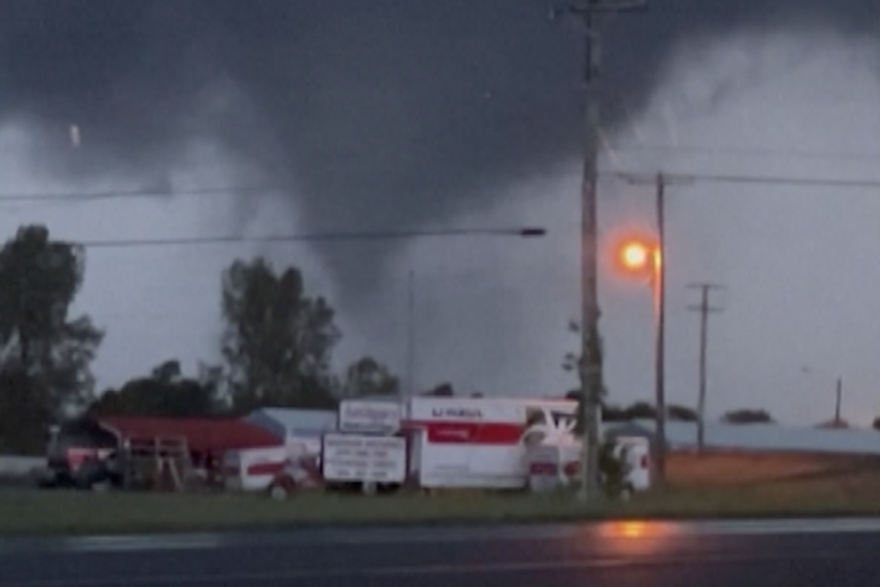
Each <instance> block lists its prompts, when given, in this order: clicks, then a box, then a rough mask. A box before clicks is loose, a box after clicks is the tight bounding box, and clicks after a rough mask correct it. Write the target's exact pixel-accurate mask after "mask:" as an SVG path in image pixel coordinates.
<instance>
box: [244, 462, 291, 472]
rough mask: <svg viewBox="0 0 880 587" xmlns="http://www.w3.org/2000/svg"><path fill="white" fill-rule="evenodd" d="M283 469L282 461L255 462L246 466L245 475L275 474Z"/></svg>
mask: <svg viewBox="0 0 880 587" xmlns="http://www.w3.org/2000/svg"><path fill="white" fill-rule="evenodd" d="M283 470H284V462H283V461H278V462H275V463H255V464H253V465H250V466H249V467H248V468H247V471H246V473H245V474H246V475H276V474H278V473H280V472H281V471H283Z"/></svg>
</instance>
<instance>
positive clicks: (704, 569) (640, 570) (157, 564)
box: [0, 521, 880, 587]
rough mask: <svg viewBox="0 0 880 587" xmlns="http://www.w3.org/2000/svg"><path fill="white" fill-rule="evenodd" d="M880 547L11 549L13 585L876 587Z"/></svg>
mask: <svg viewBox="0 0 880 587" xmlns="http://www.w3.org/2000/svg"><path fill="white" fill-rule="evenodd" d="M50 547H51V548H50ZM878 547H880V521H860V522H824V523H813V522H794V523H790V524H787V525H786V524H766V523H746V524H738V525H737V524H731V523H714V524H712V523H710V524H704V525H691V524H688V525H677V524H633V523H630V524H608V525H598V526H596V525H592V526H562V527H532V528H504V529H497V528H496V529H458V530H455V529H444V530H431V529H419V530H369V531H368V530H351V531H347V532H346V531H341V530H336V531H323V532H322V531H308V532H306V531H304V532H298V533H291V532H288V533H275V534H272V533H261V534H252V535H246V536H242V535H202V536H192V537H182V538H161V537H159V538H151V539H146V538H145V539H130V540H122V541H120V540H118V539H112V540H111V539H106V540H103V539H92V540H87V541H78V542H69V543H64V544H54V545H40V544H27V543H19V544H9V543H6V544H5V546H4V545H0V587H12V586H15V587H116V586H119V587H160V586H161V587H183V586H186V587H218V586H229V587H239V586H240V587H282V586H283V587H289V586H291V585H296V586H301V587H361V586H363V587H374V586H375V587H379V586H383V587H384V586H387V585H394V587H449V585H456V587H485V586H491V585H503V586H505V587H516V586H520V585H522V586H529V587H531V586H534V585H540V586H541V587H556V586H560V587H562V586H577V587H584V586H589V587H593V586H598V587H603V586H608V587H656V586H660V585H662V586H663V587H697V586H699V587H706V586H711V587H743V586H748V585H760V586H761V587H776V586H779V587H783V586H784V587H790V586H792V585H797V586H798V587H814V586H815V587H828V586H829V585H833V586H834V587H876V586H877V585H880V557H878Z"/></svg>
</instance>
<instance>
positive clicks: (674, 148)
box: [609, 143, 880, 163]
mask: <svg viewBox="0 0 880 587" xmlns="http://www.w3.org/2000/svg"><path fill="white" fill-rule="evenodd" d="M609 148H610V149H611V150H613V151H616V152H619V153H640V152H647V153H687V154H694V155H737V156H746V157H768V156H769V157H785V158H790V159H825V160H834V161H854V162H855V161H865V162H869V161H870V162H874V163H876V162H877V161H880V153H878V154H871V153H838V152H831V151H800V150H797V149H767V148H761V147H743V148H738V147H724V146H717V147H701V146H698V145H664V144H645V143H642V144H635V145H633V144H621V145H617V144H613V143H612V144H610V145H609Z"/></svg>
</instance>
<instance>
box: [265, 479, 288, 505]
mask: <svg viewBox="0 0 880 587" xmlns="http://www.w3.org/2000/svg"><path fill="white" fill-rule="evenodd" d="M287 495H288V491H287V488H286V487H284V485H282V484H280V483H277V484H275V485H273V486H272V487H271V488H269V497H271V498H272V499H274V500H275V501H284V500H286V499H287Z"/></svg>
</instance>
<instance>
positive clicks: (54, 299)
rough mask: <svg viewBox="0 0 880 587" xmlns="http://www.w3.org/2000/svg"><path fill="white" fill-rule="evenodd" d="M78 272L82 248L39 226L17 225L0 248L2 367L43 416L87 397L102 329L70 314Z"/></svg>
mask: <svg viewBox="0 0 880 587" xmlns="http://www.w3.org/2000/svg"><path fill="white" fill-rule="evenodd" d="M84 273H85V255H84V252H83V249H82V247H79V246H77V245H74V244H70V243H65V242H59V241H53V240H51V239H50V237H49V231H48V229H46V228H45V227H44V226H37V225H31V226H23V227H21V228H19V230H18V232H17V234H16V235H15V237H14V238H13V239H11V240H9V241H7V242H6V243H5V245H4V246H3V248H2V249H0V357H2V369H3V371H4V372H5V373H6V374H7V375H9V377H8V378H7V379H6V381H7V382H9V381H16V382H18V383H17V384H16V385H17V391H18V392H21V390H22V388H23V387H26V388H27V390H28V392H27V393H28V394H29V395H30V396H31V399H32V400H33V401H34V402H35V406H40V409H42V410H43V411H44V412H45V413H46V414H47V417H50V416H51V417H59V416H60V415H62V413H63V412H65V411H66V410H67V409H70V408H78V407H82V406H83V405H85V403H87V402H88V401H89V400H90V399H91V397H92V392H93V387H94V378H93V377H92V373H91V370H90V365H91V362H92V360H93V359H94V358H95V355H96V353H97V350H98V347H99V346H100V343H101V340H102V339H103V332H101V331H100V330H99V329H97V328H96V327H95V326H94V325H93V324H92V321H91V319H90V318H89V317H88V316H86V315H81V316H76V317H71V316H70V315H69V313H70V306H71V304H72V303H73V302H74V299H75V298H76V294H77V293H78V292H79V289H80V287H81V286H82V282H83V276H84ZM19 372H20V373H19ZM25 382H26V384H25Z"/></svg>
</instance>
